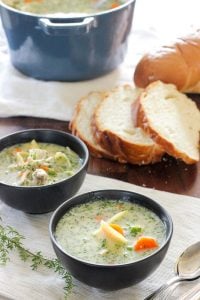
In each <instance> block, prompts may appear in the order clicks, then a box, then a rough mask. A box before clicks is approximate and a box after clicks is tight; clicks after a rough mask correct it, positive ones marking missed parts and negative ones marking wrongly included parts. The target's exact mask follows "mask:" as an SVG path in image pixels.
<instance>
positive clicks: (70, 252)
mask: <svg viewBox="0 0 200 300" xmlns="http://www.w3.org/2000/svg"><path fill="white" fill-rule="evenodd" d="M172 227H173V225H172V221H171V218H170V216H169V215H168V213H167V212H166V211H165V210H164V209H163V208H162V207H161V206H160V205H159V204H158V203H156V202H155V201H153V200H151V199H149V198H147V197H145V196H143V195H139V194H136V193H133V192H128V191H121V190H102V191H95V192H91V193H87V194H83V195H79V196H77V197H75V198H73V199H70V200H68V201H67V202H65V203H64V204H63V205H62V206H60V207H59V208H58V209H57V210H56V212H55V213H54V215H53V216H52V219H51V222H50V234H51V240H52V243H53V247H54V249H55V252H56V254H57V256H58V258H59V259H60V260H61V262H62V263H63V265H64V266H65V267H66V268H67V269H69V270H70V271H71V273H72V275H73V276H74V277H76V278H77V279H79V280H80V281H82V282H84V283H86V284H88V285H91V286H94V287H97V288H101V289H108V290H113V289H119V288H124V287H127V286H130V285H132V284H135V283H137V282H140V281H141V280H143V279H145V278H146V277H148V276H149V275H150V274H151V273H152V272H153V271H154V270H155V269H156V268H157V267H158V265H159V264H160V263H161V261H162V260H163V258H164V256H165V254H166V251H167V249H168V246H169V243H170V239H171V236H172Z"/></svg>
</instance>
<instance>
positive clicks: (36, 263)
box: [0, 224, 73, 299]
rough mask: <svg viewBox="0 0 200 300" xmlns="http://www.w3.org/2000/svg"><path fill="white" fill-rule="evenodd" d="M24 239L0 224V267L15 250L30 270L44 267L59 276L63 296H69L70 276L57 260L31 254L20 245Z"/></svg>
mask: <svg viewBox="0 0 200 300" xmlns="http://www.w3.org/2000/svg"><path fill="white" fill-rule="evenodd" d="M24 239H25V238H24V237H23V236H22V235H21V234H20V233H18V232H17V231H16V230H15V229H14V228H13V227H11V226H5V227H4V226H3V225H1V224H0V265H5V264H6V263H7V262H8V261H9V260H10V258H9V253H10V252H11V251H13V250H16V251H17V252H18V254H19V256H20V258H21V260H23V261H24V262H25V261H29V262H30V264H31V265H30V267H31V268H32V270H37V269H38V267H40V266H45V267H46V268H48V269H52V270H53V271H54V272H55V273H57V274H59V275H60V276H61V277H62V279H64V281H65V286H64V296H65V299H67V296H68V295H69V294H70V292H71V290H72V287H73V283H72V276H71V275H70V274H69V273H68V272H67V271H66V270H65V269H64V268H63V266H61V264H60V262H59V261H58V259H48V258H45V257H44V256H43V255H42V253H41V252H40V251H38V252H36V253H33V252H31V251H30V250H28V249H26V248H25V247H24V245H23V243H22V240H24Z"/></svg>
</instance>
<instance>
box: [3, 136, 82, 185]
mask: <svg viewBox="0 0 200 300" xmlns="http://www.w3.org/2000/svg"><path fill="white" fill-rule="evenodd" d="M81 165H82V161H81V159H80V157H79V156H78V155H77V154H76V153H75V152H73V151H72V150H71V149H70V148H68V147H63V146H60V145H56V144H50V143H37V142H36V141H35V140H33V141H31V142H29V143H24V144H17V145H14V146H11V147H8V148H5V149H3V150H2V151H1V152H0V181H1V182H3V183H6V184H9V185H16V186H40V185H47V184H53V183H55V182H58V181H61V180H63V179H66V178H68V177H70V176H72V175H73V174H75V173H76V172H77V170H78V169H79V168H80V167H81Z"/></svg>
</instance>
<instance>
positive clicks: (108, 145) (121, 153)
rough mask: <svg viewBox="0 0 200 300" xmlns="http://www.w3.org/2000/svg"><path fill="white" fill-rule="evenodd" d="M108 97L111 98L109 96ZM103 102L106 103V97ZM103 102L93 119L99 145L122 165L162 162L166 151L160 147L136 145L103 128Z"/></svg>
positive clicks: (93, 127)
mask: <svg viewBox="0 0 200 300" xmlns="http://www.w3.org/2000/svg"><path fill="white" fill-rule="evenodd" d="M126 87H129V86H128V85H125V86H124V88H125V89H126ZM117 89H118V88H115V89H114V90H113V91H112V92H115V91H116V90H117ZM107 97H109V94H108V95H107ZM103 101H106V97H105V98H104V99H103ZM103 101H102V102H101V104H100V105H99V106H98V107H97V108H96V110H95V112H94V115H93V118H92V130H93V134H94V135H95V138H96V139H97V141H98V143H99V144H100V145H102V147H104V148H105V149H107V150H108V151H112V152H113V153H114V155H116V156H117V160H118V161H119V162H121V163H126V162H129V163H132V164H138V165H144V164H150V163H156V162H159V161H161V159H162V157H163V155H164V150H163V149H162V148H161V147H160V146H158V145H156V144H154V143H152V145H145V144H136V143H135V144H134V143H133V141H129V140H127V139H126V138H124V137H123V136H121V135H120V134H117V133H116V132H113V131H112V130H109V129H104V128H102V126H101V121H100V120H99V109H101V105H102V103H103ZM130 113H131V112H130Z"/></svg>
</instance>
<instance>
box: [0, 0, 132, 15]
mask: <svg viewBox="0 0 200 300" xmlns="http://www.w3.org/2000/svg"><path fill="white" fill-rule="evenodd" d="M3 2H4V3H5V4H7V5H9V6H11V7H13V8H15V9H18V10H20V11H24V12H30V13H34V14H54V13H65V14H68V13H97V12H101V11H105V10H110V9H113V8H116V7H118V6H120V5H122V4H124V3H125V2H127V0H3Z"/></svg>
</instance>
